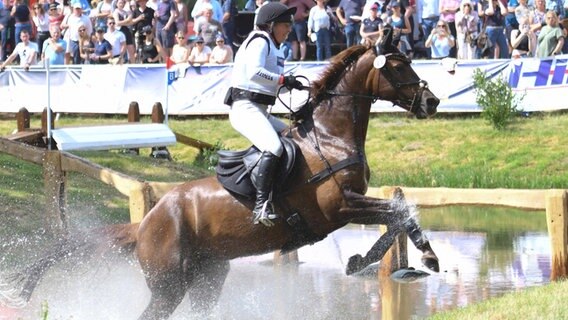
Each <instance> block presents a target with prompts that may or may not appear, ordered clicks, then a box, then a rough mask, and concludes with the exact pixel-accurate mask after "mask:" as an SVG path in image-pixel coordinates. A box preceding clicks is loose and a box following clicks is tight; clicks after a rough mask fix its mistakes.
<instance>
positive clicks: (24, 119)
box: [16, 108, 30, 132]
mask: <svg viewBox="0 0 568 320" xmlns="http://www.w3.org/2000/svg"><path fill="white" fill-rule="evenodd" d="M16 125H17V128H18V132H22V131H26V129H29V128H30V112H29V111H28V109H26V108H20V110H18V113H17V114H16Z"/></svg>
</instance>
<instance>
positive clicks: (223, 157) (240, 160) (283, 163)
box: [215, 137, 298, 200]
mask: <svg viewBox="0 0 568 320" xmlns="http://www.w3.org/2000/svg"><path fill="white" fill-rule="evenodd" d="M280 141H281V142H282V146H283V147H284V152H283V153H282V156H280V160H279V163H278V168H277V169H276V173H275V176H274V181H278V183H274V187H273V192H274V194H277V193H278V192H279V191H281V190H280V189H281V188H282V186H284V185H285V182H286V179H287V178H288V176H290V175H291V173H292V171H293V169H294V163H295V161H296V152H297V149H298V147H297V145H296V144H295V143H294V141H292V139H290V138H288V137H280ZM217 154H218V155H219V162H218V163H217V166H216V167H215V171H216V173H217V180H219V182H220V183H221V184H222V185H223V187H225V189H227V190H228V191H230V192H233V193H236V194H238V195H241V196H244V197H246V198H248V199H252V200H254V199H255V198H256V188H255V181H256V176H257V175H258V166H257V164H258V162H259V161H260V156H261V151H260V150H259V149H258V148H257V147H255V146H251V147H250V148H248V149H246V150H240V151H229V150H219V151H217Z"/></svg>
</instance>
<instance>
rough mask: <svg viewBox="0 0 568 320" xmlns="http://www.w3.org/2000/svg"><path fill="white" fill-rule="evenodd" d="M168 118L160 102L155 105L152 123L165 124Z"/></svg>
mask: <svg viewBox="0 0 568 320" xmlns="http://www.w3.org/2000/svg"><path fill="white" fill-rule="evenodd" d="M165 119H166V116H164V109H163V108H162V104H161V103H159V102H156V103H154V106H153V107H152V123H164V120H165Z"/></svg>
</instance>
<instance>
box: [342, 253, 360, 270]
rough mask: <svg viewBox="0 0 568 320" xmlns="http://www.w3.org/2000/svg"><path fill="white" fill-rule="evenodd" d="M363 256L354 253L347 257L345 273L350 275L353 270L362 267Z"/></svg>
mask: <svg viewBox="0 0 568 320" xmlns="http://www.w3.org/2000/svg"><path fill="white" fill-rule="evenodd" d="M362 265H363V257H362V256H361V255H360V254H356V255H354V256H351V257H350V258H349V261H348V262H347V268H346V269H345V274H347V275H352V274H354V273H355V272H359V271H361V270H362V269H363V268H362V267H361V266H362Z"/></svg>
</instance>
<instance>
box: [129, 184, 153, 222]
mask: <svg viewBox="0 0 568 320" xmlns="http://www.w3.org/2000/svg"><path fill="white" fill-rule="evenodd" d="M151 190H152V189H151V188H150V185H149V184H148V183H143V184H142V185H141V187H138V188H133V189H131V190H130V196H129V197H128V202H129V207H130V222H131V223H138V222H140V221H142V219H143V218H144V216H145V215H146V214H147V213H148V212H149V211H150V209H152V194H151Z"/></svg>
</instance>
